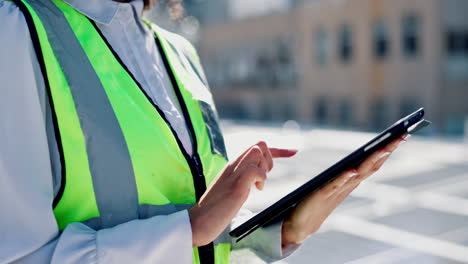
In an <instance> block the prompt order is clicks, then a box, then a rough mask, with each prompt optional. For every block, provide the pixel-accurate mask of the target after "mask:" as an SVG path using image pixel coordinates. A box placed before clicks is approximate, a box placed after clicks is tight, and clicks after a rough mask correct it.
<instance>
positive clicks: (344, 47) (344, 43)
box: [338, 25, 353, 62]
mask: <svg viewBox="0 0 468 264" xmlns="http://www.w3.org/2000/svg"><path fill="white" fill-rule="evenodd" d="M338 54H339V57H340V59H341V61H343V62H349V61H350V60H351V59H352V56H353V34H352V31H351V27H350V26H349V25H343V26H341V29H340V32H339V46H338Z"/></svg>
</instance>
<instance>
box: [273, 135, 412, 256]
mask: <svg viewBox="0 0 468 264" xmlns="http://www.w3.org/2000/svg"><path fill="white" fill-rule="evenodd" d="M406 139H407V136H404V137H402V138H399V139H397V140H395V141H393V142H392V143H390V144H388V145H387V146H386V147H385V148H383V149H382V150H380V151H377V152H376V153H374V154H373V155H371V156H370V157H369V158H367V159H366V160H365V161H363V162H362V163H361V165H359V167H358V168H356V169H353V170H349V171H346V172H344V173H343V174H342V175H340V176H339V177H337V178H336V179H335V180H333V181H332V182H330V183H329V184H327V185H325V186H324V187H323V188H321V189H320V190H318V191H316V192H314V193H313V194H311V195H310V196H309V197H308V198H306V199H305V200H304V201H302V202H301V203H300V204H299V205H298V206H297V207H296V208H295V209H294V210H293V211H292V213H291V214H290V215H289V216H288V217H287V218H286V219H285V221H284V222H283V226H282V248H283V251H285V249H287V248H289V247H291V246H294V245H298V244H301V243H302V242H303V241H304V240H305V239H306V238H308V237H309V236H310V235H312V234H313V233H315V232H317V230H318V229H319V228H320V226H321V225H322V223H323V222H324V221H325V219H327V217H328V216H329V215H330V214H331V213H332V212H333V210H334V209H335V208H336V207H337V206H338V205H339V204H340V203H341V202H342V201H343V200H344V199H346V197H348V195H349V194H350V193H351V192H352V191H353V190H354V189H356V187H357V186H358V185H359V184H360V183H361V182H362V181H363V180H365V179H366V178H368V177H369V176H370V175H372V174H374V173H375V172H376V171H378V170H379V169H380V168H381V167H382V165H383V164H384V163H385V161H386V160H387V159H388V157H389V156H390V154H391V153H392V152H393V151H395V149H396V148H397V147H398V145H399V144H400V142H402V141H405V140H406Z"/></svg>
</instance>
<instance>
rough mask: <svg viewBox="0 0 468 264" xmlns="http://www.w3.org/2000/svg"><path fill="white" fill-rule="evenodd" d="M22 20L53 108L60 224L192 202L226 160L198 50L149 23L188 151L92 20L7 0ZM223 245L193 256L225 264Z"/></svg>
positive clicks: (42, 1)
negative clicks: (184, 128) (190, 147)
mask: <svg viewBox="0 0 468 264" xmlns="http://www.w3.org/2000/svg"><path fill="white" fill-rule="evenodd" d="M14 2H15V3H16V4H17V5H18V7H19V8H20V10H21V11H22V12H23V14H24V16H25V19H26V21H27V23H28V26H29V30H30V34H31V38H32V40H33V44H34V48H35V51H36V54H37V56H38V59H39V64H40V66H41V71H42V74H43V76H44V80H45V83H46V85H45V86H46V90H47V94H48V99H49V103H50V107H51V109H52V113H53V114H52V116H53V118H52V119H53V123H54V127H55V134H56V135H55V136H56V140H57V143H58V147H59V152H60V160H61V166H62V181H61V188H60V190H59V192H58V194H57V196H56V197H55V200H54V204H53V206H54V214H55V218H56V220H57V223H58V226H59V229H60V230H63V229H64V228H65V227H66V226H67V225H68V224H69V223H73V222H82V223H84V224H86V225H88V226H90V227H92V228H93V229H95V230H99V229H103V228H110V227H113V226H115V225H118V224H121V223H124V222H128V221H130V220H134V219H144V218H149V217H152V216H155V215H167V214H171V213H174V212H177V211H180V210H183V209H187V208H190V207H191V206H192V205H193V204H195V203H196V202H197V201H198V199H200V198H201V196H202V194H203V193H204V192H205V190H206V186H207V185H209V184H210V182H211V181H212V180H213V179H214V178H215V176H216V175H217V174H218V172H219V171H220V170H221V169H222V168H223V167H224V166H225V164H226V162H227V157H226V150H225V147H224V141H223V138H222V136H221V133H220V129H219V126H218V123H217V115H216V110H215V108H214V105H213V100H212V97H211V94H210V91H209V89H208V86H207V84H206V78H205V77H204V74H203V71H202V69H201V65H200V62H199V59H198V56H197V54H196V52H195V50H194V48H193V46H192V45H191V44H190V43H189V42H188V41H187V40H185V39H184V38H182V37H180V36H178V35H176V34H173V33H170V32H168V31H165V30H163V29H161V28H158V27H157V26H155V25H152V26H151V27H152V29H153V31H154V32H155V41H156V44H157V46H158V49H159V51H160V53H161V57H162V59H163V62H164V65H165V66H166V69H167V71H168V74H169V77H170V80H171V83H172V86H173V88H174V91H175V94H176V97H177V99H178V101H179V104H180V106H181V110H182V113H183V114H184V117H185V120H186V124H187V128H188V131H189V135H190V136H191V140H192V145H193V155H188V154H187V152H186V151H185V149H184V148H183V146H182V144H181V142H180V140H179V138H178V137H177V135H176V133H175V132H174V129H173V128H172V127H171V125H170V124H169V122H168V121H167V119H166V117H165V115H164V113H163V112H162V111H161V109H159V108H158V106H157V105H156V104H155V103H153V102H152V100H151V99H150V98H149V97H148V95H147V94H146V93H145V91H144V90H143V89H142V88H141V85H140V84H139V83H138V82H137V80H136V79H135V78H134V76H132V74H131V73H130V72H129V71H128V69H127V68H126V67H125V65H124V64H123V63H122V61H121V60H120V59H119V57H118V55H117V54H116V53H115V52H114V51H113V50H112V47H111V46H110V45H109V44H108V43H107V41H106V39H105V38H104V36H103V35H102V34H101V32H100V31H99V29H98V28H97V27H96V25H95V24H94V22H93V21H91V20H89V19H88V18H87V17H86V16H84V15H83V14H81V13H79V12H78V11H77V10H75V9H74V8H73V7H71V6H70V5H68V4H67V3H65V2H63V1H61V0H52V1H51V0H14ZM230 247H231V246H230V244H229V243H223V242H219V243H211V244H209V245H207V246H204V247H200V248H194V250H193V262H194V263H229V254H230Z"/></svg>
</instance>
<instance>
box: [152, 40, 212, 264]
mask: <svg viewBox="0 0 468 264" xmlns="http://www.w3.org/2000/svg"><path fill="white" fill-rule="evenodd" d="M155 42H156V46H157V47H158V51H159V54H160V55H161V59H162V61H163V63H164V67H165V68H166V71H167V73H168V75H169V79H170V80H171V84H172V87H173V88H174V92H175V95H176V97H177V100H178V102H179V105H180V109H181V110H182V114H183V115H184V119H185V125H186V126H187V129H188V132H189V136H190V138H191V140H192V156H191V157H190V156H189V155H188V153H187V152H186V151H185V148H184V146H182V144H180V145H179V147H180V149H181V150H182V151H183V153H184V155H185V157H186V159H187V163H188V164H189V166H190V170H191V172H192V177H193V184H194V187H195V196H196V199H197V202H198V201H199V200H200V198H201V197H202V196H203V194H204V193H205V191H206V179H205V175H204V173H203V164H202V162H201V160H200V156H199V155H198V145H197V138H196V134H195V130H194V129H193V124H192V120H191V119H190V114H189V112H188V109H187V105H186V104H185V100H184V98H183V96H182V93H181V91H180V87H179V85H178V83H177V80H176V78H175V75H174V72H173V71H172V68H171V65H170V64H169V61H168V59H167V57H166V53H165V52H164V49H163V47H162V43H161V40H160V39H159V38H156V39H155ZM174 136H175V137H177V135H176V134H175V132H174ZM198 256H199V259H200V263H201V264H214V263H215V257H214V244H213V242H211V243H209V244H208V245H205V246H202V247H198Z"/></svg>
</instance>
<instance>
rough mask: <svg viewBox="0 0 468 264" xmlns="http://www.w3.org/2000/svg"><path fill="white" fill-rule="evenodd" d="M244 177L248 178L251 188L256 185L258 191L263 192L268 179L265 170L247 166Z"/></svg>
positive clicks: (251, 165)
mask: <svg viewBox="0 0 468 264" xmlns="http://www.w3.org/2000/svg"><path fill="white" fill-rule="evenodd" d="M244 175H245V176H244V177H246V178H247V181H248V185H249V186H251V185H252V184H255V187H257V189H259V190H263V187H264V186H265V181H266V179H267V175H266V173H265V171H264V170H263V169H261V168H259V167H258V166H257V165H254V164H250V165H249V166H246V168H245V172H244Z"/></svg>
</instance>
